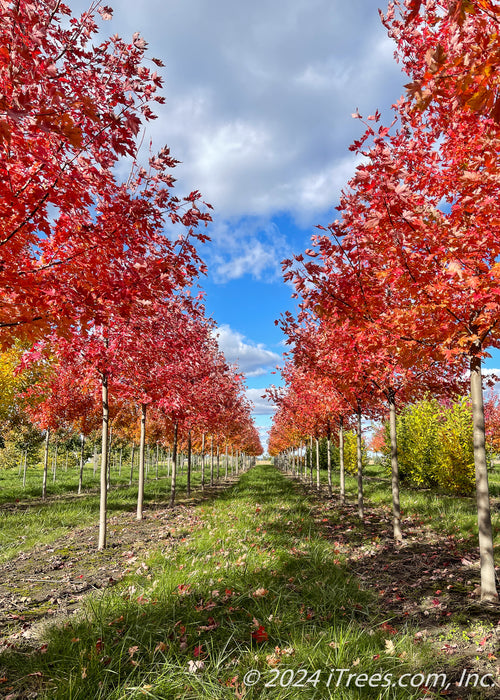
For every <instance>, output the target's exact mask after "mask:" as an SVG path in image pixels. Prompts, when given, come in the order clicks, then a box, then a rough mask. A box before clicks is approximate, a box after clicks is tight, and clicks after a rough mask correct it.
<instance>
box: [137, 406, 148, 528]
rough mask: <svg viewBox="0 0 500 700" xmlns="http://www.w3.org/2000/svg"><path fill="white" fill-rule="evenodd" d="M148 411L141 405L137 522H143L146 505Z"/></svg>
mask: <svg viewBox="0 0 500 700" xmlns="http://www.w3.org/2000/svg"><path fill="white" fill-rule="evenodd" d="M146 411H147V405H146V404H145V403H143V404H141V439H140V442H139V486H138V490H137V520H142V506H143V503H144V453H145V444H146Z"/></svg>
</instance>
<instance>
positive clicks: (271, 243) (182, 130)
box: [66, 0, 406, 433]
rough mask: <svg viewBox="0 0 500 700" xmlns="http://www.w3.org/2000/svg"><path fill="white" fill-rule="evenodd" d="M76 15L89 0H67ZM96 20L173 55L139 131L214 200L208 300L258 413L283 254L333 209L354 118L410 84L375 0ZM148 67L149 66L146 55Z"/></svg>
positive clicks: (174, 2)
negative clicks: (149, 118)
mask: <svg viewBox="0 0 500 700" xmlns="http://www.w3.org/2000/svg"><path fill="white" fill-rule="evenodd" d="M66 2H67V4H69V6H70V7H71V8H72V10H73V11H74V12H75V13H77V12H80V11H82V10H84V9H86V8H87V6H88V5H87V3H85V2H82V1H81V0H66ZM109 2H110V4H111V5H112V7H113V10H114V17H113V19H112V20H111V21H110V22H105V23H103V24H102V32H103V33H105V34H107V35H111V34H115V33H117V34H119V35H121V36H122V37H123V38H129V37H131V36H132V34H133V33H134V32H137V31H138V32H140V33H141V35H142V36H143V37H144V38H145V39H146V40H147V42H148V44H149V48H148V55H149V56H150V57H157V58H160V59H161V60H162V61H163V62H164V63H165V68H164V69H161V74H162V76H163V77H164V80H165V86H164V90H163V94H164V95H165V97H166V104H165V105H164V106H162V107H161V108H160V109H159V110H157V113H158V115H159V118H158V119H157V120H156V121H155V122H152V123H151V124H150V125H149V126H148V129H147V133H146V138H145V139H144V142H145V143H149V140H150V139H152V141H153V145H154V148H155V149H159V148H161V147H162V146H163V145H165V144H167V145H168V146H169V147H170V149H171V152H172V154H173V155H174V156H175V157H176V158H178V159H179V160H181V161H182V164H181V165H179V166H178V168H176V173H175V174H176V177H177V184H176V187H177V188H179V190H180V191H181V192H188V191H191V190H193V189H198V190H200V191H201V193H202V195H203V198H204V199H205V200H206V201H208V202H210V203H211V204H212V205H213V206H214V213H213V217H214V222H213V224H212V225H211V226H210V229H209V235H210V236H211V239H212V242H211V243H210V244H207V245H206V246H205V247H204V249H203V250H202V251H201V252H202V257H203V258H204V259H205V261H206V262H207V263H208V266H209V273H208V277H207V278H206V279H205V280H204V282H203V287H204V289H205V290H206V306H207V311H208V313H209V314H210V315H212V316H213V317H214V318H215V319H216V321H217V322H218V324H219V326H220V344H221V347H222V349H223V350H224V352H225V354H226V357H227V359H228V360H229V361H235V362H239V364H240V366H241V368H242V370H243V371H245V372H246V374H247V377H248V382H247V383H248V386H249V396H250V398H251V399H252V400H253V401H254V403H255V410H256V423H257V425H259V426H260V427H261V429H262V431H263V433H264V432H265V430H266V429H267V428H268V427H269V425H270V422H271V418H270V415H271V413H272V410H271V408H270V406H269V405H268V404H266V402H265V401H263V400H262V399H261V394H262V389H263V388H264V387H266V386H268V385H269V384H271V383H274V382H275V381H276V380H277V378H276V376H275V375H272V374H270V372H271V371H273V369H275V367H276V365H277V364H279V363H280V357H281V353H282V351H283V346H282V341H283V338H282V335H281V333H280V331H279V329H278V328H277V327H276V326H275V325H274V320H275V319H277V318H278V317H279V316H280V314H281V313H283V312H284V311H285V309H287V308H290V309H293V301H292V300H291V299H290V293H291V290H290V288H289V287H288V286H287V285H285V284H284V283H283V282H282V278H281V268H280V261H281V260H282V259H283V258H285V257H288V256H290V255H291V254H292V253H293V252H300V251H303V250H304V249H305V248H306V247H308V243H309V239H310V236H311V234H312V233H314V226H315V225H316V224H323V225H326V224H328V223H330V222H331V221H332V220H333V219H334V218H335V210H334V208H335V206H336V204H337V203H338V198H339V193H340V189H341V188H342V187H343V186H344V185H345V183H346V181H347V180H348V179H349V177H350V176H351V175H352V173H353V169H354V166H355V162H354V159H353V156H352V154H351V153H350V151H349V150H348V147H349V144H350V143H351V142H352V140H353V139H354V138H356V137H358V136H359V135H360V133H361V131H360V129H361V128H362V125H360V123H359V121H357V120H354V119H352V117H351V114H352V113H353V112H354V111H355V110H356V108H359V111H360V112H361V114H363V115H368V114H372V113H373V112H375V110H376V109H379V110H380V111H381V112H382V115H383V118H384V117H385V121H387V120H389V118H390V106H391V104H392V103H393V102H395V101H396V100H397V99H398V98H399V96H400V95H401V94H402V92H403V85H404V83H405V82H406V81H405V79H404V76H403V75H402V74H401V73H400V70H399V67H398V64H397V63H396V62H395V60H394V57H393V51H394V47H393V44H392V42H391V40H390V39H388V37H387V36H386V33H385V30H384V28H383V27H382V25H381V22H380V18H379V15H378V9H377V8H378V7H379V6H380V7H382V9H385V4H384V2H382V0H380V2H371V0H350V2H349V3H346V2H345V1H344V0H253V1H252V2H246V3H238V2H234V0H232V1H231V2H230V1H229V0H211V1H210V2H209V1H208V0H140V2H138V1H137V0H135V1H134V2H132V1H131V0H116V1H115V2H112V1H111V0H109ZM151 65H153V64H151Z"/></svg>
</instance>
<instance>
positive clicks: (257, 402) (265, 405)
mask: <svg viewBox="0 0 500 700" xmlns="http://www.w3.org/2000/svg"><path fill="white" fill-rule="evenodd" d="M246 393H247V398H248V400H249V401H251V402H252V404H253V406H254V409H253V411H252V413H255V414H256V415H259V416H272V415H273V413H274V411H275V410H276V406H274V404H273V403H272V402H271V401H269V400H268V399H267V398H262V396H263V394H264V389H247V392H246ZM261 430H262V432H263V433H265V432H266V431H267V430H268V429H267V428H262V429H261Z"/></svg>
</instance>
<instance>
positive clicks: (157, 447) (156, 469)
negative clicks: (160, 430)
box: [155, 442, 160, 481]
mask: <svg viewBox="0 0 500 700" xmlns="http://www.w3.org/2000/svg"><path fill="white" fill-rule="evenodd" d="M159 450H160V444H159V443H158V442H157V443H156V465H155V475H156V481H158V479H159V477H158V463H159V461H160V457H159V454H158V453H159Z"/></svg>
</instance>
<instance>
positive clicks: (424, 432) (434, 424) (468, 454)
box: [383, 397, 475, 495]
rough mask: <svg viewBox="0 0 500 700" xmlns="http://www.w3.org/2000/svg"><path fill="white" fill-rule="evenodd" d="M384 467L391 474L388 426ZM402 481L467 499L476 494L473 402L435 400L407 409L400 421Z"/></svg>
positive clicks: (466, 399)
mask: <svg viewBox="0 0 500 700" xmlns="http://www.w3.org/2000/svg"><path fill="white" fill-rule="evenodd" d="M385 429H386V440H385V445H386V446H385V449H384V457H383V461H384V465H385V466H386V468H387V469H388V470H390V437H389V424H388V423H387V424H386V427H385ZM396 431H397V440H398V462H399V475H400V479H401V481H403V482H404V481H406V482H410V483H412V484H415V485H417V486H424V487H429V488H436V487H439V488H442V489H444V490H446V491H450V492H452V493H457V494H462V495H467V494H470V493H472V492H473V490H474V485H475V477H474V449H473V436H472V415H471V407H470V401H469V399H468V398H466V397H464V398H461V399H459V400H457V401H455V402H454V403H452V404H451V405H450V406H444V405H443V404H440V403H439V402H438V401H437V400H436V399H434V398H427V399H423V400H421V401H417V402H416V403H414V404H410V405H408V406H405V408H404V409H403V410H402V411H401V412H400V414H399V416H398V417H397V423H396Z"/></svg>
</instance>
